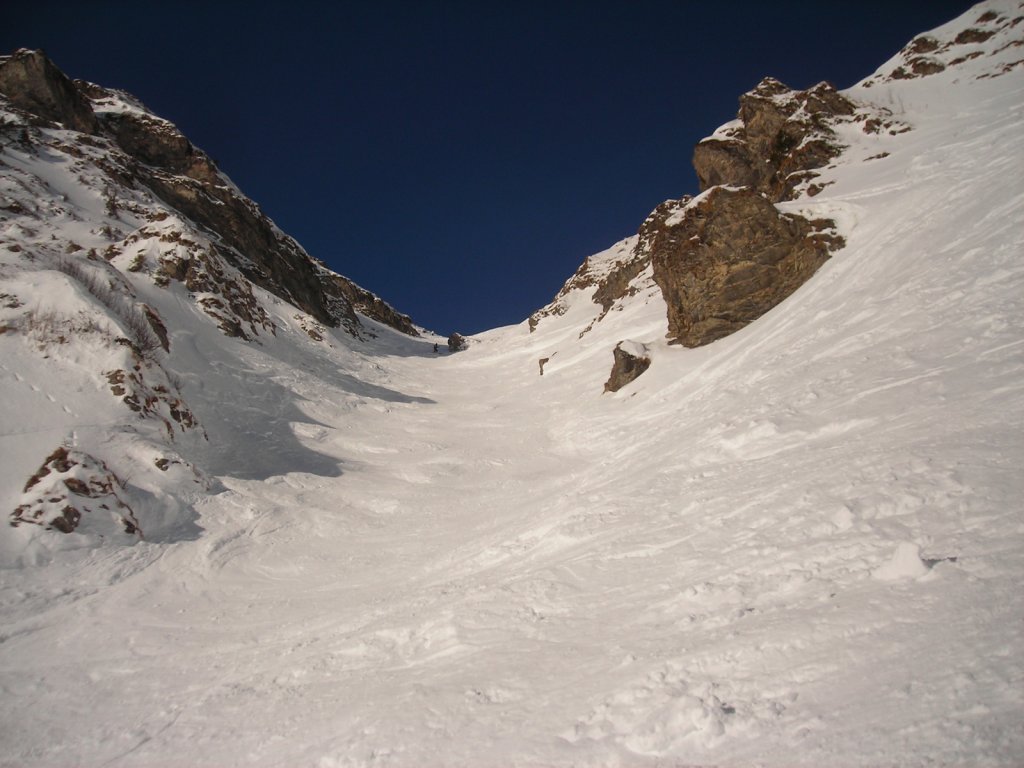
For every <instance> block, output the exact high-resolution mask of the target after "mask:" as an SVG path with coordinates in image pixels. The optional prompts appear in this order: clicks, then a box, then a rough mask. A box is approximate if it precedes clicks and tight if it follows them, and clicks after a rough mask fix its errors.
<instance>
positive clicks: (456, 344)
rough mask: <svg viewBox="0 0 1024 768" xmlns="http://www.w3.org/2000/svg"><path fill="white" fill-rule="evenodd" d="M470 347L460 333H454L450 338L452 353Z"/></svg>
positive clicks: (449, 345) (449, 347) (449, 346)
mask: <svg viewBox="0 0 1024 768" xmlns="http://www.w3.org/2000/svg"><path fill="white" fill-rule="evenodd" d="M467 346H469V345H468V344H467V342H466V338H465V337H464V336H463V335H462V334H459V333H453V334H452V335H451V336H449V337H448V349H449V351H451V352H461V351H462V350H463V349H465V348H466V347H467Z"/></svg>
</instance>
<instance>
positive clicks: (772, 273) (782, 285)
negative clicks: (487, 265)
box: [530, 78, 906, 347]
mask: <svg viewBox="0 0 1024 768" xmlns="http://www.w3.org/2000/svg"><path fill="white" fill-rule="evenodd" d="M849 126H854V127H855V128H856V129H857V130H863V131H865V132H868V133H871V132H880V131H882V130H885V131H887V132H890V133H895V132H899V131H902V130H906V127H905V126H902V125H900V124H898V123H897V122H895V121H893V120H892V119H891V118H890V116H889V115H887V114H886V113H885V111H884V110H881V109H879V108H877V107H872V108H868V107H865V106H860V105H857V104H855V103H854V102H853V101H851V100H850V99H848V98H847V97H845V96H843V95H842V94H840V93H839V92H837V91H836V90H835V88H834V87H832V86H831V85H829V84H828V83H819V84H818V85H816V86H814V87H813V88H809V89H807V90H804V91H797V90H793V89H791V88H788V87H787V86H785V85H784V84H782V83H780V82H779V81H778V80H775V79H772V78H765V79H764V80H762V81H761V82H760V83H759V84H758V85H757V87H755V88H754V89H753V90H752V91H750V92H748V93H746V94H744V95H743V96H741V97H740V108H739V113H738V115H737V117H736V119H735V120H732V121H731V122H729V123H726V124H725V125H723V126H722V127H721V128H719V129H718V130H717V131H716V132H715V133H714V135H713V136H710V137H708V138H707V139H704V140H703V141H701V142H700V143H699V144H698V145H697V147H696V148H695V150H694V153H693V166H694V169H695V170H696V173H697V179H698V182H699V185H700V189H701V194H700V195H699V196H698V197H696V198H691V197H689V196H686V197H683V198H680V199H678V200H669V201H666V202H665V203H663V204H662V205H660V206H658V208H656V209H655V210H654V211H652V212H651V214H650V215H649V216H648V217H647V219H646V220H645V221H644V223H643V225H642V226H641V227H640V230H639V232H638V233H637V236H636V238H633V239H631V240H629V241H624V243H627V244H628V246H629V247H628V250H624V249H622V248H620V251H622V252H621V253H619V254H617V255H616V256H615V258H614V259H608V258H605V259H604V260H603V261H602V262H601V265H600V267H597V265H595V264H591V263H590V260H588V262H587V263H585V264H584V265H583V266H582V267H581V268H580V270H578V271H577V273H576V274H575V275H574V276H573V277H572V278H571V279H570V280H569V281H568V282H567V283H566V284H565V286H564V287H563V289H562V291H561V292H560V293H559V295H558V296H557V297H556V298H555V301H554V302H553V303H552V304H550V305H549V306H547V307H545V308H543V309H541V310H539V311H538V312H535V313H534V314H533V316H531V318H530V325H531V328H535V327H536V326H537V324H538V323H539V322H540V321H541V320H542V318H544V317H545V316H550V315H553V314H555V315H557V314H560V313H561V312H563V311H564V308H565V305H566V304H565V302H566V297H567V296H568V295H569V294H571V293H572V292H573V291H579V290H582V289H589V288H590V286H593V291H592V294H591V299H592V301H593V302H594V303H595V304H599V305H600V306H601V311H600V314H599V316H598V317H597V318H596V319H595V320H594V322H600V321H601V319H602V318H604V317H605V315H607V314H608V312H609V311H611V310H612V309H613V308H614V307H615V306H616V305H617V303H619V302H621V301H622V300H623V299H624V298H626V297H627V296H629V295H631V294H634V293H636V292H637V291H638V290H640V289H641V288H642V284H643V283H644V281H645V280H648V281H653V283H654V284H655V285H657V287H658V288H659V289H660V291H661V294H662V296H663V298H664V300H665V303H666V307H667V310H666V312H667V318H666V321H667V326H668V333H667V337H668V339H669V340H670V341H671V342H673V343H678V344H683V345H685V346H688V347H696V346H701V345H703V344H708V343H710V342H713V341H715V340H716V339H720V338H722V337H723V336H726V335H728V334H730V333H733V332H734V331H737V330H739V329H740V328H742V327H743V326H745V325H747V324H748V323H750V322H752V321H754V320H756V319H757V318H758V317H760V316H761V315H763V314H764V313H765V312H767V311H768V310H770V309H771V308H772V307H774V306H775V305H776V304H778V303H779V302H780V301H782V300H783V299H785V298H786V297H787V296H789V295H790V294H792V293H793V291H795V290H796V289H797V288H799V287H800V286H801V285H802V284H803V283H804V282H805V281H806V280H807V279H808V278H810V277H811V275H813V274H814V272H815V271H816V270H817V269H818V268H819V267H820V266H821V265H822V264H823V263H824V262H825V261H826V260H827V259H828V258H829V255H830V254H831V253H832V252H834V251H835V250H836V249H838V248H841V247H842V245H843V239H842V237H840V236H839V235H838V234H837V232H836V230H835V224H834V222H832V221H831V220H829V219H827V218H814V217H808V216H804V215H802V214H801V213H799V212H797V211H796V210H794V209H793V207H792V206H790V208H789V209H787V210H786V211H783V210H781V209H780V208H779V207H778V206H777V204H780V203H787V202H793V201H800V200H808V199H810V198H813V197H814V196H816V195H817V194H818V193H820V192H821V191H822V189H824V188H825V184H823V183H821V182H820V180H818V177H819V173H820V171H821V169H824V168H826V167H827V166H829V165H830V164H832V163H834V162H835V161H836V159H837V158H838V157H839V156H840V155H841V154H842V152H843V149H844V146H843V142H842V141H841V139H840V138H839V134H838V133H837V129H839V128H842V129H843V130H845V129H847V128H848V127H849ZM620 245H622V244H620ZM595 267H597V268H595ZM586 330H587V329H585V330H584V333H586Z"/></svg>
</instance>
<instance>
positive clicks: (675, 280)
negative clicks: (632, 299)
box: [640, 187, 842, 347]
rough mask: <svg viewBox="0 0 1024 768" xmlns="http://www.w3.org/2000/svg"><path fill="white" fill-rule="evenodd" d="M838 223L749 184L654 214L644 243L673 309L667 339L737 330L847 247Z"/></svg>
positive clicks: (702, 338) (684, 340) (692, 343)
mask: <svg viewBox="0 0 1024 768" xmlns="http://www.w3.org/2000/svg"><path fill="white" fill-rule="evenodd" d="M832 227H833V223H832V222H831V221H809V220H807V219H805V218H802V217H799V216H789V215H785V214H782V213H780V212H779V211H778V210H777V209H776V208H775V206H774V205H772V203H770V202H769V201H768V200H767V199H765V198H764V197H763V196H762V195H760V194H758V193H757V192H756V191H755V190H753V189H751V188H749V187H747V188H743V189H732V188H728V187H715V188H713V189H711V190H710V191H708V192H706V193H704V194H702V195H700V196H698V197H697V198H694V199H693V200H690V201H687V202H685V204H683V205H673V206H666V207H664V208H663V209H659V211H655V213H654V214H653V215H652V216H650V217H648V219H647V221H645V222H644V225H643V227H642V228H641V235H640V242H641V245H642V246H643V247H644V248H646V249H647V252H648V254H649V258H650V260H651V264H652V267H653V271H654V281H655V282H656V283H657V284H658V287H659V288H661V291H662V294H663V295H664V297H665V303H666V305H667V306H668V336H669V338H670V339H671V340H672V341H673V342H675V343H679V344H683V345H685V346H688V347H697V346H701V345H703V344H708V343H710V342H712V341H715V340H716V339H720V338H722V337H723V336H727V335H729V334H730V333H733V332H735V331H738V330H739V329H740V328H742V327H743V326H745V325H747V324H748V323H750V322H752V321H753V320H756V319H757V318H758V317H760V316H761V315H763V314H764V313H765V312H767V311H768V310H769V309H771V308H772V307H774V306H775V305H777V304H778V303H779V302H781V301H782V300H783V299H785V298H786V297H787V296H789V295H790V294H791V293H793V291H795V290H796V289H797V288H799V287H800V286H801V285H802V284H803V283H804V282H805V281H806V280H807V279H808V278H809V277H810V276H811V275H813V274H814V272H815V271H816V270H817V269H818V267H820V266H821V265H822V264H823V263H824V262H825V261H826V260H827V259H828V257H829V252H830V249H833V248H837V247H839V246H841V245H842V240H841V238H838V237H836V236H835V235H834V234H833V233H832V232H831V228H832Z"/></svg>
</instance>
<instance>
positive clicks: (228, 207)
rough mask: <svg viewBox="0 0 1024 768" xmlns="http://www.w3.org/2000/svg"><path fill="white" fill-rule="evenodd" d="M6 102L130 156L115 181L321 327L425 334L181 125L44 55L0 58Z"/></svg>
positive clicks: (31, 117)
mask: <svg viewBox="0 0 1024 768" xmlns="http://www.w3.org/2000/svg"><path fill="white" fill-rule="evenodd" d="M0 94H3V95H4V96H5V97H6V98H7V99H8V100H9V101H10V103H11V104H12V105H13V106H14V107H15V108H17V109H18V110H20V111H21V112H23V113H24V114H25V118H26V120H27V121H28V122H29V123H30V124H39V125H51V124H54V123H61V124H62V125H63V126H64V127H66V128H70V129H72V130H75V131H79V132H81V133H84V134H91V135H95V136H96V138H95V139H90V141H91V142H92V143H93V144H96V142H97V139H98V140H101V141H109V142H111V143H112V144H113V145H114V146H116V147H117V148H118V149H119V150H120V151H121V152H122V153H123V155H124V157H125V158H126V160H125V161H124V162H119V161H116V160H111V161H109V162H107V163H106V170H107V172H108V173H109V174H110V175H111V177H112V180H113V181H115V182H117V184H119V185H122V186H123V187H125V188H129V189H130V188H134V187H137V186H138V185H142V186H144V187H145V188H147V189H148V190H150V191H151V192H152V193H153V194H155V195H156V196H157V197H158V198H159V199H160V200H162V201H163V202H164V203H166V204H167V205H169V206H171V207H172V208H173V209H174V210H175V211H177V212H179V213H180V214H181V215H182V217H183V218H186V219H188V220H190V221H192V222H194V223H195V224H197V225H199V226H200V227H201V228H203V229H204V230H207V231H208V232H210V233H211V234H212V235H213V238H214V240H215V242H216V251H217V255H218V256H220V257H221V258H222V259H223V260H224V261H225V262H226V263H227V264H228V265H230V266H231V267H232V268H234V269H237V270H238V271H239V272H241V274H242V275H243V276H244V277H245V278H246V279H247V280H249V281H251V282H252V283H254V284H255V285H257V286H259V287H261V288H263V289H265V290H267V291H269V292H270V293H272V294H274V295H276V296H279V297H280V298H283V299H285V300H286V301H288V302H290V303H292V304H294V305H295V306H297V307H299V308H300V309H302V310H304V311H305V312H307V313H308V314H309V315H311V316H312V317H313V318H314V319H315V320H317V321H319V322H321V323H323V324H324V325H327V326H331V327H337V326H339V325H341V326H344V327H345V328H346V329H347V330H348V331H349V332H350V333H352V334H353V335H356V336H359V335H360V333H361V326H360V323H359V319H358V317H357V316H356V311H357V310H358V311H361V312H363V313H364V314H366V315H367V316H369V317H372V318H373V319H374V320H377V321H378V322H381V323H384V324H386V325H389V326H391V327H393V328H395V329H396V330H399V331H401V332H403V333H408V334H411V335H418V334H417V332H416V329H415V327H414V326H413V324H412V322H411V321H410V320H409V318H408V317H407V316H405V315H402V314H401V313H399V312H397V311H395V310H394V309H393V308H391V307H390V306H388V305H387V304H386V303H385V302H383V301H382V300H381V299H379V298H378V297H376V296H374V295H373V294H372V293H370V292H369V291H366V290H365V289H363V288H360V287H359V286H357V285H355V284H354V283H353V282H352V281H351V280H348V279H347V278H345V277H342V276H341V275H338V274H336V273H334V272H332V271H331V270H329V269H327V268H326V267H324V266H323V265H322V264H321V263H320V262H318V261H316V260H315V259H313V258H311V257H310V256H309V254H307V253H306V252H305V251H304V250H303V249H302V247H301V246H300V245H299V244H298V243H296V242H295V240H293V239H292V238H291V237H289V236H288V235H286V234H284V233H283V232H281V230H279V229H278V228H277V227H276V226H275V225H274V223H273V222H272V221H271V220H270V219H269V218H268V217H267V216H266V215H265V214H264V213H263V212H262V211H261V210H260V208H259V206H258V205H256V204H255V203H254V202H253V201H252V200H250V199H249V198H247V197H245V196H244V195H242V194H241V193H240V192H239V191H238V189H237V188H236V187H235V186H234V185H233V184H231V182H230V181H229V180H228V179H227V177H225V176H224V175H223V174H221V172H220V171H219V170H218V169H217V167H216V165H215V164H214V163H213V161H212V160H211V159H210V158H209V157H208V156H207V155H206V154H205V153H204V152H202V151H201V150H199V149H197V148H196V147H194V146H193V145H192V143H191V142H189V140H188V139H187V138H186V137H185V136H184V135H182V133H181V132H180V131H178V129H177V128H176V127H175V126H174V125H173V124H171V123H169V122H168V121H166V120H163V119H161V118H158V117H156V116H155V115H152V114H151V113H149V112H148V111H146V110H145V108H144V107H142V105H141V104H139V103H138V102H137V101H135V100H134V99H133V98H132V97H130V96H128V95H127V94H123V93H120V92H117V91H111V90H108V89H105V88H102V87H100V86H98V85H94V84H91V83H84V82H81V81H76V82H72V81H71V80H70V79H68V78H67V77H66V76H65V75H64V74H63V73H62V72H61V71H60V70H59V69H58V68H57V67H56V66H55V65H54V64H53V63H52V62H50V61H49V59H47V58H46V56H45V55H44V54H43V53H42V52H40V51H27V50H21V51H18V52H17V53H15V54H14V55H13V56H10V57H6V58H3V59H0ZM116 205H117V201H116V200H115V199H114V198H113V197H112V198H111V199H110V200H108V209H109V212H111V213H116ZM195 258H199V255H196V256H195ZM211 268H212V267H211ZM208 271H209V270H208ZM172 272H173V270H172ZM236 293H237V292H236ZM242 293H244V291H242ZM216 300H217V301H223V300H224V299H223V297H220V298H217V299H216ZM229 303H230V302H229ZM250 314H251V313H250ZM245 319H246V320H248V319H249V318H245ZM223 325H224V324H223V323H222V327H223ZM227 325H228V327H229V328H234V327H235V326H236V325H237V326H238V328H237V329H236V331H237V332H236V333H235V334H234V335H239V336H244V335H245V333H244V331H242V330H241V328H242V324H241V323H234V321H233V320H232V321H229V322H228V324H227ZM258 325H264V323H262V321H261V320H260V319H259V318H255V322H253V323H250V326H251V328H252V329H253V330H254V331H255V328H256V327H257V326H258Z"/></svg>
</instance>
